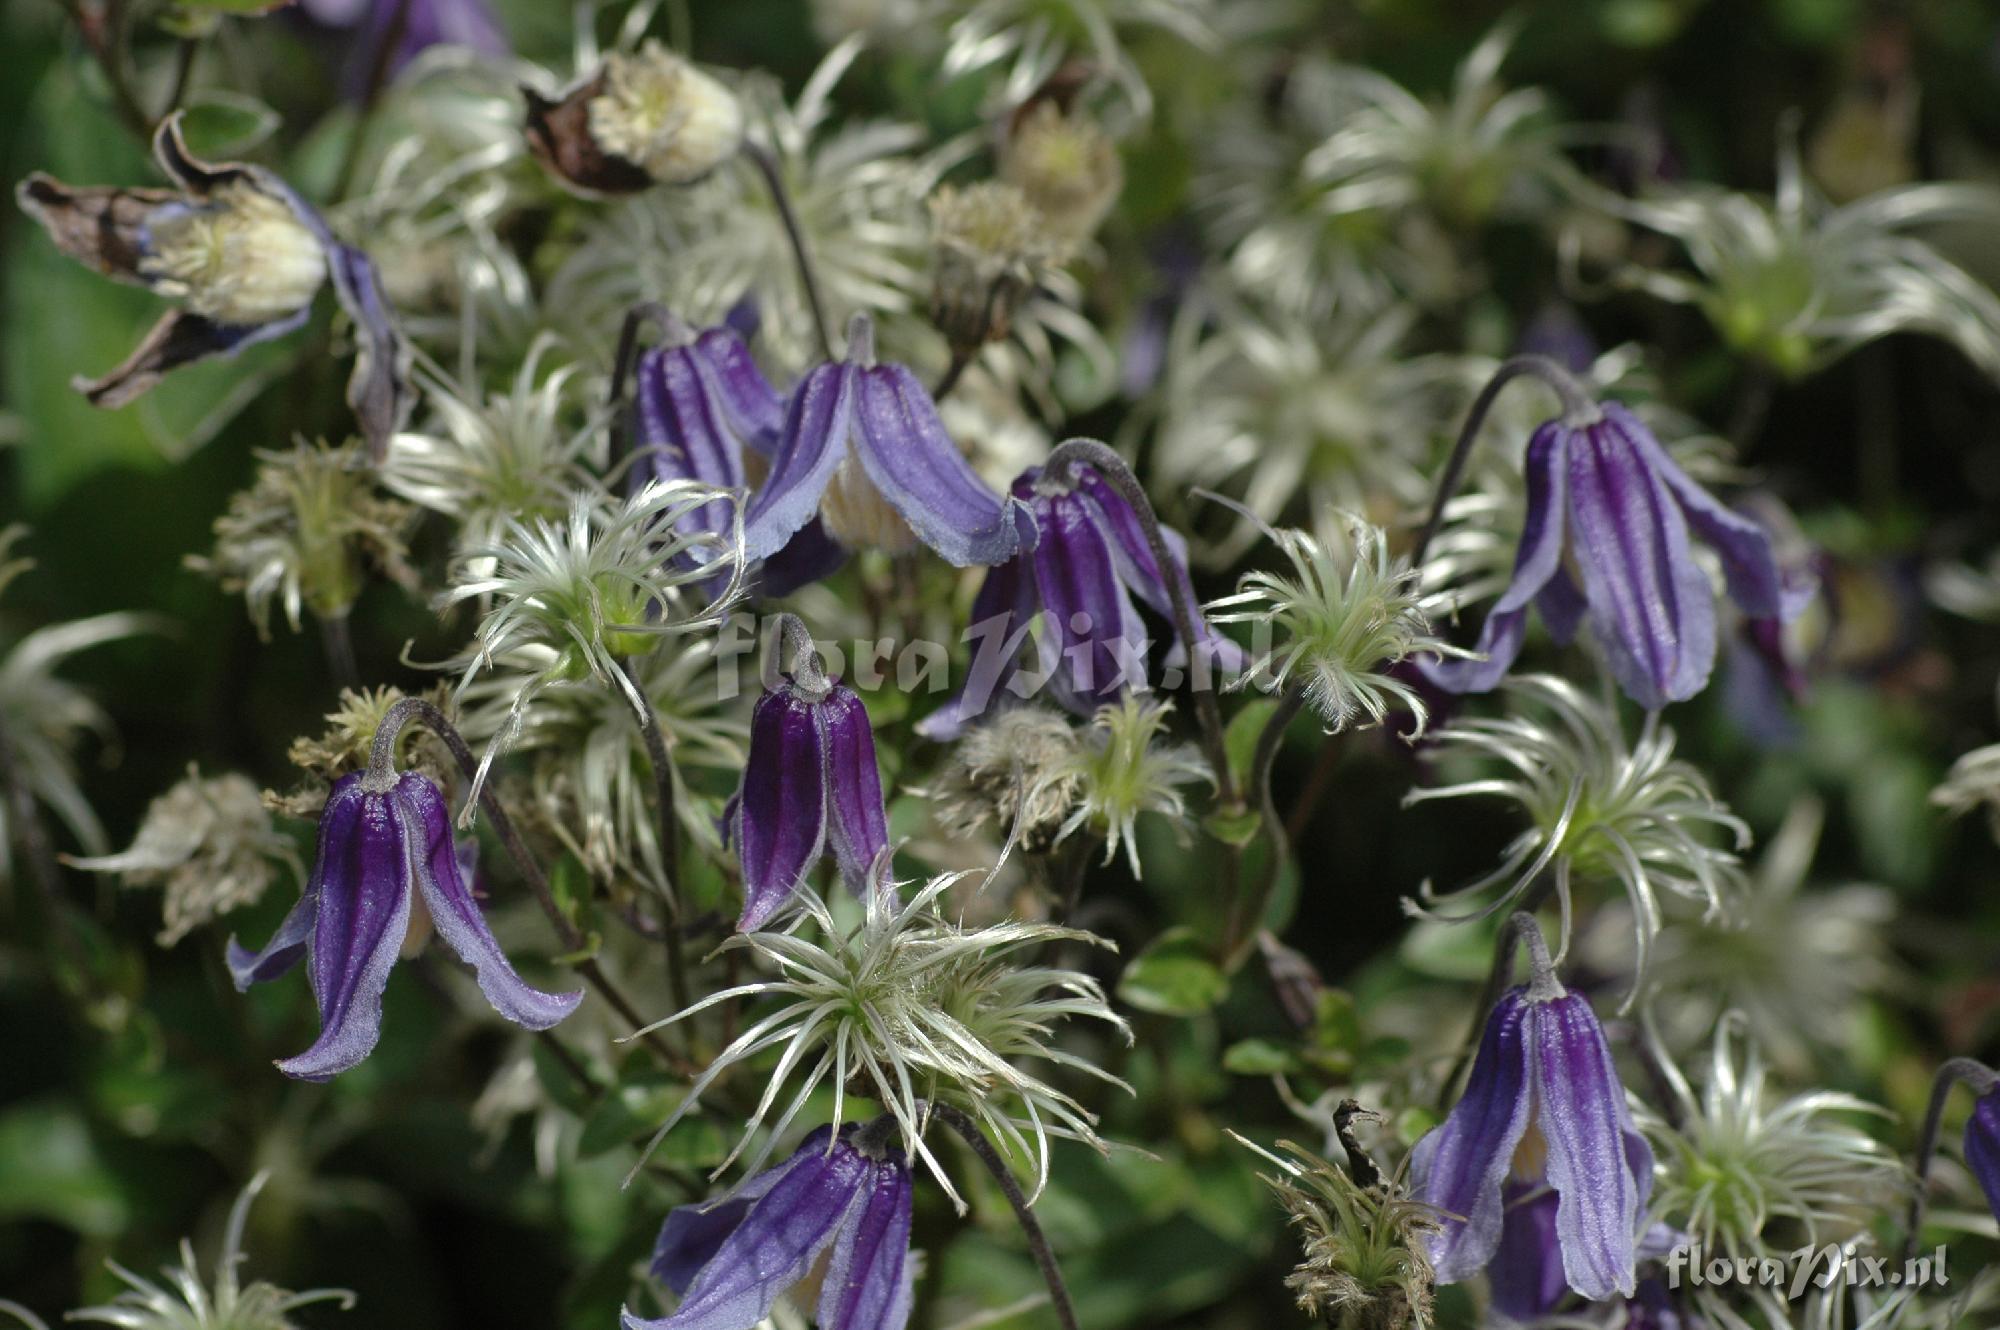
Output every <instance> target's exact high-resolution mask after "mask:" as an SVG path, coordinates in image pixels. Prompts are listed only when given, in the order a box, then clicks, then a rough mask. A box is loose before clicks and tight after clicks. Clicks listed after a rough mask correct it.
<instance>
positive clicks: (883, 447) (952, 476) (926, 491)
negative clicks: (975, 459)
mask: <svg viewBox="0 0 2000 1330" xmlns="http://www.w3.org/2000/svg"><path fill="white" fill-rule="evenodd" d="M858 374H859V378H860V382H859V385H858V386H859V400H858V402H857V404H856V416H855V423H856V427H857V428H856V434H857V436H858V437H857V438H856V444H857V445H858V456H859V457H860V459H861V465H862V467H863V468H864V469H865V470H866V471H867V473H868V478H869V479H870V480H871V481H873V482H874V483H875V488H876V489H878V490H880V491H881V492H882V497H883V498H885V499H887V500H888V501H889V503H890V505H891V506H892V507H893V508H895V510H896V511H897V513H899V514H900V515H901V516H902V518H903V520H904V521H905V522H908V523H909V524H910V529H911V530H912V531H914V532H916V533H917V538H918V539H920V540H922V541H923V542H924V544H926V545H928V546H930V547H931V548H932V549H934V550H936V551H937V552H938V554H939V555H940V556H942V557H943V559H944V560H945V562H947V563H950V564H954V565H956V566H957V567H960V568H964V567H968V566H970V565H972V564H987V565H991V564H997V563H1004V562H1006V561H1007V560H1008V559H1011V558H1013V557H1014V556H1015V555H1016V554H1018V553H1019V552H1020V551H1021V548H1022V534H1021V531H1020V530H1019V528H1018V524H1017V522H1016V520H1015V505H1014V504H1013V503H1012V502H1011V501H1009V500H1006V499H1003V498H1001V497H1000V496H999V495H997V494H995V493H994V492H993V491H992V490H991V489H990V488H988V487H987V484H986V482H985V481H983V480H981V479H980V478H979V473H978V472H976V471H974V470H973V469H972V464H971V463H970V462H968V461H966V460H965V454H963V453H961V452H960V451H959V450H958V445H957V444H955V443H953V442H952V441H951V436H950V435H948V434H946V433H945V429H944V422H943V421H941V420H939V419H938V414H937V407H936V406H935V405H934V404H933V403H932V402H931V396H930V394H929V393H928V392H926V391H925V390H924V386H923V385H922V384H920V383H918V382H917V379H916V376H915V375H914V374H912V373H910V371H909V370H907V369H905V368H903V366H901V365H892V364H884V365H876V366H872V367H870V368H868V369H863V370H860V371H858Z"/></svg>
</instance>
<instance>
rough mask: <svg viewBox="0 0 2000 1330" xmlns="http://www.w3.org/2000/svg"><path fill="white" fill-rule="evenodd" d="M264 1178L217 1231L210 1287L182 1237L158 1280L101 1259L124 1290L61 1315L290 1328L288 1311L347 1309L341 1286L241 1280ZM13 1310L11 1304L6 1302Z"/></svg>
mask: <svg viewBox="0 0 2000 1330" xmlns="http://www.w3.org/2000/svg"><path fill="white" fill-rule="evenodd" d="M268 1181H270V1174H269V1173H268V1172H265V1173H259V1174H257V1176H256V1177H254V1178H251V1179H250V1182H249V1185H247V1186H245V1187H244V1188H243V1192H242V1194H241V1195H239V1196H238V1197H237V1198H236V1203H235V1204H234V1205H231V1206H230V1207H229V1222H228V1224H227V1225H226V1226H225V1227H224V1228H223V1232H222V1251H221V1253H220V1254H219V1255H218V1256H217V1257H216V1261H215V1283H214V1284H213V1286H210V1285H208V1284H205V1283H204V1282H203V1281H202V1278H201V1268H200V1266H199V1265H197V1264H196V1262H195V1259H194V1245H193V1244H192V1243H190V1242H189V1241H188V1240H187V1239H186V1238H182V1239H181V1263H180V1264H179V1265H177V1266H168V1267H167V1268H166V1269H165V1270H163V1271H162V1272H161V1273H162V1274H164V1275H165V1276H166V1279H165V1281H164V1282H163V1283H155V1282H153V1281H152V1280H150V1279H147V1278H146V1277H145V1276H143V1275H137V1274H134V1273H132V1271H130V1270H127V1269H126V1268H125V1267H124V1266H122V1265H120V1264H118V1262H116V1261H110V1260H107V1261H106V1262H105V1264H106V1265H107V1266H108V1267H110V1270H111V1273H112V1274H114V1275H117V1276H118V1278H119V1279H120V1280H122V1281H123V1282H124V1283H125V1285H126V1287H125V1289H124V1290H122V1291H121V1292H120V1293H119V1294H118V1295H117V1296H116V1297H114V1298H113V1299H112V1300H111V1301H110V1302H109V1303H107V1304H105V1305H104V1306H101V1307H83V1308H79V1309H78V1310H76V1311H73V1312H71V1313H70V1314H69V1316H68V1317H67V1318H66V1319H68V1320H71V1321H94V1322H96V1323H97V1324H99V1325H110V1326H117V1327H119V1330H296V1325H297V1323H296V1322H294V1321H293V1320H292V1318H291V1314H292V1313H293V1312H295V1311H297V1310H298V1309H299V1308H301V1307H307V1306H310V1305H312V1304H313V1303H316V1302H337V1303H339V1304H340V1309H341V1310H342V1311H347V1310H350V1309H352V1308H353V1306H354V1295H353V1294H352V1293H350V1292H348V1291H347V1290H346V1289H342V1288H315V1289H307V1290H306V1291H305V1292H303V1293H293V1292H290V1291H288V1290H286V1289H282V1288H278V1287H277V1286H276V1285H273V1284H266V1283H265V1282H264V1281H263V1280H261V1279H260V1280H256V1281H254V1282H253V1283H250V1284H244V1283H243V1282H241V1279H240V1276H239V1274H238V1271H237V1268H236V1267H237V1266H239V1265H241V1264H242V1263H243V1229H244V1226H245V1225H246V1224H247V1223H248V1222H249V1219H250V1203H251V1202H252V1201H254V1200H256V1199H257V1193H258V1192H260V1191H262V1190H263V1189H264V1184H265V1183H266V1182H268ZM5 1306H6V1308H7V1309H9V1310H12V1306H13V1305H12V1304H11V1303H10V1304H5ZM29 1324H30V1325H36V1326H39V1325H40V1322H38V1321H30V1322H29Z"/></svg>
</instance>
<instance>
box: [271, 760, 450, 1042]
mask: <svg viewBox="0 0 2000 1330" xmlns="http://www.w3.org/2000/svg"><path fill="white" fill-rule="evenodd" d="M362 780H363V777H362V776H361V775H360V774H359V773H357V774H355V775H350V776H343V777H341V779H340V781H339V782H338V783H336V784H335V785H334V787H333V793H332V794H331V795H330V796H328V798H327V801H326V811H325V812H324V813H323V814H321V815H320V823H319V835H320V849H319V868H318V874H319V918H318V919H317V921H316V922H315V923H314V926H313V935H312V960H311V963H310V965H309V966H308V967H307V973H308V974H309V975H310V977H311V979H312V989H313V996H314V997H315V998H317V999H318V1000H319V1017H320V1035H319V1039H318V1040H317V1041H315V1042H314V1044H313V1046H312V1047H311V1048H309V1049H307V1050H306V1051H305V1052H303V1053H301V1054H299V1055H298V1056H297V1057H295V1058H288V1059H286V1060H285V1061H283V1062H280V1063H279V1064H278V1070H280V1071H282V1072H284V1073H285V1074H286V1075H287V1076H292V1077H295V1078H297V1079H299V1080H302V1081H324V1080H328V1079H330V1078H331V1077H333V1076H337V1075H339V1074H340V1073H341V1072H343V1071H346V1070H347V1069H348V1068H350V1067H352V1066H354V1065H355V1064H357V1063H358V1062H360V1061H361V1060H362V1059H363V1058H365V1057H367V1056H368V1054H369V1053H370V1052H372V1051H373V1050H374V1048H375V1041H376V1040H377V1039H378V1038H380V1037H381V1034H382V990H383V989H384V988H386V987H387V986H388V984H389V971H390V969H391V968H393V967H394V966H395V964H396V956H397V953H398V952H399V951H400V950H401V948H402V945H403V939H404V937H405V936H407V935H408V933H409V930H410V878H411V876H412V872H413V869H414V866H415V861H416V857H417V855H418V854H419V853H420V852H421V847H420V846H418V845H417V844H415V843H413V842H412V841H411V840H410V839H409V838H408V837H407V836H406V834H405V829H404V827H403V824H402V820H401V819H400V818H398V817H396V815H395V813H394V811H393V810H392V809H391V807H390V803H389V797H388V796H387V795H386V794H370V793H368V792H367V791H366V790H364V789H362V788H361V781H362Z"/></svg>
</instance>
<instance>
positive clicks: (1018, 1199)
mask: <svg viewBox="0 0 2000 1330" xmlns="http://www.w3.org/2000/svg"><path fill="white" fill-rule="evenodd" d="M930 1111H931V1116H933V1117H935V1118H936V1119H937V1120H938V1121H940V1122H942V1123H944V1125H945V1126H947V1127H950V1128H951V1129H952V1130H953V1131H955V1132H957V1133H958V1135H959V1138H960V1139H961V1140H963V1141H964V1142H965V1143H966V1145H968V1146H970V1147H971V1149H972V1153H974V1154H975V1155H978V1156H979V1162H980V1163H982V1164H984V1165H986V1171H987V1172H988V1173H991V1174H992V1175H993V1180H994V1181H995V1182H997V1183H999V1184H1000V1190H1001V1192H1002V1193H1004V1194H1005V1195H1006V1197H1007V1203H1008V1204H1009V1205H1011V1206H1013V1207H1014V1219H1015V1221H1016V1222H1017V1223H1019V1224H1020V1226H1021V1233H1022V1235H1023V1236H1024V1237H1026V1238H1027V1240H1028V1250H1029V1251H1030V1252H1032V1253H1034V1257H1035V1265H1036V1266H1037V1268H1039V1269H1040V1270H1041V1272H1042V1282H1043V1283H1045V1284H1047V1285H1048V1286H1049V1305H1050V1306H1051V1307H1053V1308H1054V1309H1055V1313H1056V1322H1057V1324H1059V1325H1061V1326H1062V1328H1063V1330H1076V1308H1075V1307H1073V1306H1071V1305H1070V1300H1069V1288H1068V1286H1067V1285H1065V1284H1064V1283H1063V1277H1062V1268H1061V1267H1060V1266H1058V1265H1057V1264H1056V1254H1055V1252H1054V1251H1053V1250H1052V1249H1051V1248H1050V1247H1049V1240H1048V1236H1047V1235H1046V1234H1044V1233H1043V1232H1042V1224H1041V1221H1040V1220H1038V1219H1036V1218H1035V1212H1034V1210H1033V1209H1032V1208H1031V1207H1030V1206H1029V1205H1028V1198H1027V1196H1026V1195H1025V1194H1024V1193H1023V1192H1022V1191H1021V1184H1020V1183H1018V1182H1016V1181H1015V1180H1014V1174H1013V1171H1012V1170H1011V1169H1009V1168H1008V1167H1007V1161H1006V1160H1004V1159H1002V1158H1001V1157H1000V1152H999V1151H998V1150H996V1149H994V1148H993V1142H991V1141H989V1140H987V1139H986V1133H985V1132H983V1131H981V1130H980V1129H979V1124H978V1123H976V1122H974V1121H973V1120H972V1119H971V1118H970V1117H968V1116H966V1114H965V1113H964V1112H963V1111H962V1110H960V1109H956V1108H953V1107H952V1106H951V1105H950V1104H937V1103H934V1104H932V1105H931V1106H930Z"/></svg>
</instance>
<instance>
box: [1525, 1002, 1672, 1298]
mask: <svg viewBox="0 0 2000 1330" xmlns="http://www.w3.org/2000/svg"><path fill="white" fill-rule="evenodd" d="M1528 1019H1529V1028H1528V1040H1529V1043H1530V1044H1531V1045H1532V1051H1533V1058H1532V1066H1533V1071H1534V1096H1535V1100H1536V1125H1537V1126H1538V1127H1540V1129H1541V1134H1542V1139H1543V1141H1544V1142H1545V1143H1546V1144H1547V1146H1548V1179H1549V1185H1551V1186H1552V1187H1554V1188H1555V1190H1556V1195H1557V1198H1558V1200H1557V1206H1556V1236H1557V1240H1558V1242H1559V1243H1560V1245H1561V1247H1562V1257H1563V1270H1564V1273H1565V1275H1566V1277H1567V1278H1568V1280H1569V1286H1570V1287H1571V1288H1573V1289H1575V1290H1576V1291H1577V1292H1578V1293H1581V1294H1582V1295H1583V1296H1584V1297H1586V1298H1590V1299H1592V1300H1598V1299H1602V1298H1608V1297H1610V1296H1611V1295H1612V1294H1613V1293H1623V1294H1624V1295H1626V1296H1627V1297H1630V1296H1631V1294H1632V1283H1633V1278H1634V1275H1633V1265H1634V1263H1635V1261H1636V1255H1635V1247H1636V1244H1637V1240H1638V1232H1639V1216H1640V1206H1641V1205H1642V1203H1643V1201H1644V1195H1643V1192H1642V1186H1641V1179H1640V1177H1639V1176H1636V1175H1635V1169H1634V1164H1635V1162H1636V1161H1635V1158H1634V1155H1635V1152H1634V1150H1633V1149H1632V1146H1631V1142H1630V1141H1629V1140H1628V1137H1629V1136H1633V1135H1636V1133H1634V1132H1633V1131H1632V1123H1631V1118H1630V1116H1629V1114H1628V1113H1627V1111H1626V1108H1625V1087H1624V1086H1623V1085H1621V1084H1620V1083H1619V1080H1618V1071H1617V1068H1616V1067H1614V1066H1613V1065H1612V1062H1611V1050H1610V1048H1609V1047H1607V1046H1606V1045H1605V1042H1604V1030H1603V1028H1602V1027H1601V1026H1599V1025H1598V1023H1597V1016H1596V1014H1595V1013H1593V1012H1592V1011H1591V1009H1590V1003H1589V1001H1588V1000H1587V999H1585V998H1584V997H1583V995H1582V994H1580V993H1569V994H1565V995H1564V996H1562V997H1560V998H1556V999H1554V1000H1553V1001H1550V1002H1540V1003H1532V1004H1530V1011H1529V1016H1528ZM1640 1149H1642V1150H1643V1149H1644V1146H1643V1144H1642V1145H1641V1147H1640ZM1643 1158H1644V1163H1645V1168H1644V1177H1645V1186H1646V1187H1648V1188H1650V1186H1651V1174H1652V1155H1651V1152H1650V1151H1647V1152H1646V1153H1645V1154H1644V1156H1643Z"/></svg>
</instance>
